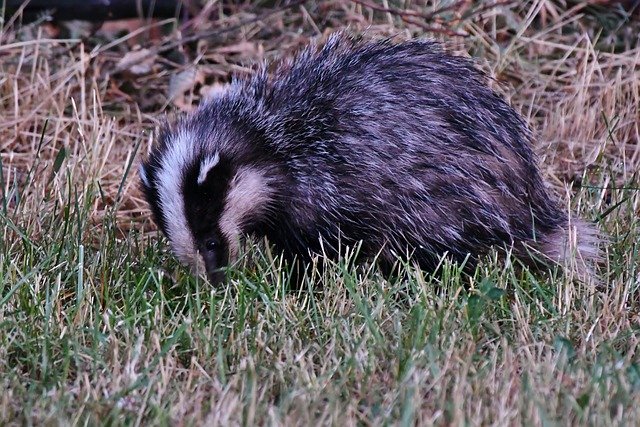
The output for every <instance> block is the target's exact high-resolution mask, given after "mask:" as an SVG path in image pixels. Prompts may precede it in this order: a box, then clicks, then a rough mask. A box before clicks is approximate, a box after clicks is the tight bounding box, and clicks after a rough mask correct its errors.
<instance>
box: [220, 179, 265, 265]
mask: <svg viewBox="0 0 640 427" xmlns="http://www.w3.org/2000/svg"><path fill="white" fill-rule="evenodd" d="M271 197H272V189H270V188H269V186H268V178H267V177H266V176H265V173H264V171H262V170H260V169H257V168H249V167H246V168H243V169H240V170H238V172H237V173H236V174H235V176H234V177H233V179H232V180H231V183H230V184H229V191H228V192H227V197H226V198H225V205H224V210H223V212H222V216H221V217H220V223H219V224H220V231H221V232H222V234H223V235H224V237H225V239H226V241H227V243H228V245H229V258H230V259H233V258H234V257H235V256H237V254H238V249H239V247H238V240H239V238H240V233H241V232H242V230H241V226H242V221H243V220H244V219H245V218H246V216H247V213H249V214H251V216H252V217H254V218H255V217H256V216H260V215H262V214H264V213H265V212H266V209H267V206H268V204H269V201H270V200H271Z"/></svg>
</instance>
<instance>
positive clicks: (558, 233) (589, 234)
mask: <svg viewBox="0 0 640 427" xmlns="http://www.w3.org/2000/svg"><path fill="white" fill-rule="evenodd" d="M603 241H604V237H603V234H602V233H601V232H600V231H599V230H598V228H597V227H596V225H595V224H593V223H588V222H586V221H584V220H582V219H579V218H571V219H570V220H569V221H568V222H567V225H566V226H565V227H561V228H558V229H557V230H555V231H553V232H551V233H549V234H547V235H545V236H542V237H541V238H540V239H539V240H538V241H537V242H536V244H535V247H536V252H538V253H539V254H540V255H541V256H542V257H543V258H544V259H545V260H547V261H551V262H553V263H556V264H559V265H560V266H561V267H564V269H565V271H567V272H573V273H574V275H575V276H576V277H577V278H578V279H579V280H583V281H586V280H588V279H589V278H590V279H591V280H593V281H595V282H600V281H599V280H598V277H597V275H596V267H597V265H598V264H599V263H601V262H602V261H603V259H604V257H603V253H602V247H601V246H602V243H603Z"/></svg>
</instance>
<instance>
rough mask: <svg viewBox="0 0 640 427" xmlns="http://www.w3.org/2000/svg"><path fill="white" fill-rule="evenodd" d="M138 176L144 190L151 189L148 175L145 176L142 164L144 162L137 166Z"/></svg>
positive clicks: (145, 171)
mask: <svg viewBox="0 0 640 427" xmlns="http://www.w3.org/2000/svg"><path fill="white" fill-rule="evenodd" d="M138 175H140V181H142V185H144V187H145V188H151V183H150V182H149V175H148V174H147V166H146V165H145V164H144V162H142V163H140V166H138Z"/></svg>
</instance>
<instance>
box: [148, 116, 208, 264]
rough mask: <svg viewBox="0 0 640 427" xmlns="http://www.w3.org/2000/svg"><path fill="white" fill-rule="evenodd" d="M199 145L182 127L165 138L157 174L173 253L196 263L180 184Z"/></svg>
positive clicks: (162, 208)
mask: <svg viewBox="0 0 640 427" xmlns="http://www.w3.org/2000/svg"><path fill="white" fill-rule="evenodd" d="M197 149H198V147H197V145H196V144H195V141H194V140H193V135H192V134H191V133H188V132H187V131H185V130H184V129H182V130H180V131H179V132H178V133H177V134H176V135H174V136H173V137H172V138H171V140H169V141H167V150H166V151H165V152H164V155H163V158H162V162H161V165H160V171H159V172H158V175H157V183H158V198H159V201H160V206H161V212H162V215H163V216H164V222H165V224H166V228H167V230H166V231H167V235H168V237H169V241H170V242H171V247H172V248H173V252H174V253H175V255H176V257H177V258H178V259H179V260H180V261H181V262H183V263H185V264H189V265H194V264H196V263H197V259H198V253H197V249H196V245H195V242H194V240H193V236H192V235H191V230H190V229H189V225H188V223H187V217H186V214H185V210H184V196H183V193H182V184H183V180H184V172H185V165H188V164H191V163H193V161H194V159H195V155H196V151H197Z"/></svg>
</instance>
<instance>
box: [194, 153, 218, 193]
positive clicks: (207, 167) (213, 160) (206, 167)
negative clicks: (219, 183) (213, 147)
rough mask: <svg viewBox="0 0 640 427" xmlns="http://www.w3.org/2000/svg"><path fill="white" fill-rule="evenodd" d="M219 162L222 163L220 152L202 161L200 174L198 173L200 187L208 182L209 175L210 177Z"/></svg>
mask: <svg viewBox="0 0 640 427" xmlns="http://www.w3.org/2000/svg"><path fill="white" fill-rule="evenodd" d="M218 162H220V155H219V154H218V152H216V153H215V154H213V155H209V156H207V157H205V158H204V159H202V162H201V163H200V173H198V185H201V184H202V183H203V182H205V181H206V179H207V175H209V172H211V169H213V168H214V167H216V165H217V164H218Z"/></svg>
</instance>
